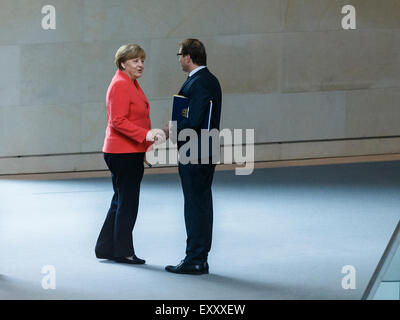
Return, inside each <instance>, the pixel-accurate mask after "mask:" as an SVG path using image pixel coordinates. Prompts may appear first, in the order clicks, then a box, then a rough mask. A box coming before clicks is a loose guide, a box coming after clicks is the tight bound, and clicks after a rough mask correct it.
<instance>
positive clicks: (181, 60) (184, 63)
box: [178, 47, 190, 72]
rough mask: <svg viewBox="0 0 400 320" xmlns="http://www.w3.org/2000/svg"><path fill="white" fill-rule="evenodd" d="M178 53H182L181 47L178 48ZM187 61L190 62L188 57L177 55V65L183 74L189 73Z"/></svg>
mask: <svg viewBox="0 0 400 320" xmlns="http://www.w3.org/2000/svg"><path fill="white" fill-rule="evenodd" d="M178 53H182V47H180V48H179V51H178ZM189 60H190V56H189V55H185V56H183V55H182V54H180V55H179V63H180V64H181V66H182V70H183V71H184V72H189Z"/></svg>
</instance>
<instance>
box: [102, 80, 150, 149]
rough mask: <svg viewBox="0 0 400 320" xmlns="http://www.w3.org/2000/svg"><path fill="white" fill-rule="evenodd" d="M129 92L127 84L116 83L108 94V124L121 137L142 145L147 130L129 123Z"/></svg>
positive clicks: (123, 82)
mask: <svg viewBox="0 0 400 320" xmlns="http://www.w3.org/2000/svg"><path fill="white" fill-rule="evenodd" d="M129 90H130V88H129V83H127V82H125V81H118V82H116V83H114V85H113V87H112V88H111V90H110V94H109V113H110V114H109V116H110V124H111V126H112V127H113V128H114V129H115V130H117V131H118V132H120V133H122V134H123V135H125V136H127V137H129V138H130V139H132V140H135V141H137V142H139V143H143V142H144V141H145V139H146V135H147V132H148V131H149V130H147V129H145V128H142V127H140V126H138V125H135V124H134V123H132V122H131V121H129V119H128V114H129V108H130V99H129Z"/></svg>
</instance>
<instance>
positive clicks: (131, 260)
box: [113, 255, 146, 264]
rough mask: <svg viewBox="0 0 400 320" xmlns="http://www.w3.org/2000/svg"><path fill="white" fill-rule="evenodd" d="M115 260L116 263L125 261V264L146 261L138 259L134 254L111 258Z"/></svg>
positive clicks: (143, 262)
mask: <svg viewBox="0 0 400 320" xmlns="http://www.w3.org/2000/svg"><path fill="white" fill-rule="evenodd" d="M113 260H114V261H115V262H118V263H127V264H145V263H146V261H145V260H143V259H139V258H138V257H136V256H135V255H133V256H130V257H116V258H113Z"/></svg>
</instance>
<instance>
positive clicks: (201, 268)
mask: <svg viewBox="0 0 400 320" xmlns="http://www.w3.org/2000/svg"><path fill="white" fill-rule="evenodd" d="M165 270H167V271H168V272H173V273H181V274H206V273H208V263H207V262H203V263H199V264H197V263H196V264H193V263H188V262H185V260H182V261H181V263H180V264H178V265H177V266H166V267H165Z"/></svg>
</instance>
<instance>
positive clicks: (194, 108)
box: [177, 80, 211, 131]
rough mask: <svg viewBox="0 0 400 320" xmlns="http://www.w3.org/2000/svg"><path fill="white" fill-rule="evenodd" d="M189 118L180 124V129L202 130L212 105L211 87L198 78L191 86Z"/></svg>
mask: <svg viewBox="0 0 400 320" xmlns="http://www.w3.org/2000/svg"><path fill="white" fill-rule="evenodd" d="M189 99H190V101H189V118H187V119H184V120H182V121H181V122H180V123H179V124H178V127H177V129H178V131H180V130H183V129H187V128H190V129H194V130H200V129H201V125H202V124H203V121H204V117H205V116H206V114H207V111H208V109H209V107H210V100H211V96H210V93H209V89H208V88H207V87H206V85H205V83H204V82H203V81H201V80H197V81H196V82H195V83H193V85H192V86H191V88H190V98H189Z"/></svg>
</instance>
